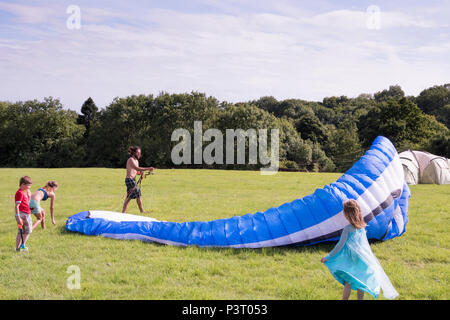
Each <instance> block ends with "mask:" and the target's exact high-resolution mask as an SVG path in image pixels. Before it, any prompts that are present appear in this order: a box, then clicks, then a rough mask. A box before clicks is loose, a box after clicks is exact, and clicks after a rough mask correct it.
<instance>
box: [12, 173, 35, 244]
mask: <svg viewBox="0 0 450 320" xmlns="http://www.w3.org/2000/svg"><path fill="white" fill-rule="evenodd" d="M32 184H33V181H32V180H31V178H30V177H28V176H24V177H22V178H20V182H19V186H20V187H19V190H17V192H16V195H15V213H16V221H17V225H18V226H19V230H18V232H17V237H16V251H20V249H22V250H24V251H28V248H27V247H25V243H26V242H27V239H28V237H29V236H30V233H31V232H32V225H33V222H32V220H31V210H30V205H29V203H30V197H31V192H30V187H31V185H32Z"/></svg>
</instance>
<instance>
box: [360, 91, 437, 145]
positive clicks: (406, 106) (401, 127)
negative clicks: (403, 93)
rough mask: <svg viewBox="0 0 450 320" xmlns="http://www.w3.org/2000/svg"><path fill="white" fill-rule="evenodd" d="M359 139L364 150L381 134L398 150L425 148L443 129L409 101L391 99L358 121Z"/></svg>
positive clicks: (407, 99)
mask: <svg viewBox="0 0 450 320" xmlns="http://www.w3.org/2000/svg"><path fill="white" fill-rule="evenodd" d="M358 128H359V130H358V132H359V138H360V140H361V142H362V144H363V146H364V147H367V146H370V144H371V143H372V141H373V140H374V139H375V138H376V137H377V136H378V135H383V136H385V137H387V138H388V139H390V140H391V141H392V142H393V143H394V145H395V146H396V147H397V148H404V147H411V148H417V147H418V146H424V145H426V144H427V143H428V140H429V139H430V138H432V137H433V136H435V135H436V134H437V133H439V132H441V131H445V130H446V128H445V126H443V125H442V124H440V123H439V122H437V121H436V119H435V118H434V117H433V116H429V115H427V114H424V113H423V112H422V110H420V109H419V107H418V106H417V105H416V104H415V103H414V102H412V101H411V100H410V99H409V98H402V99H400V100H397V99H394V98H390V99H388V100H385V101H382V102H381V103H379V104H378V105H377V106H376V107H374V108H372V109H371V110H370V111H369V112H368V113H367V114H366V115H364V116H361V117H360V119H359V121H358Z"/></svg>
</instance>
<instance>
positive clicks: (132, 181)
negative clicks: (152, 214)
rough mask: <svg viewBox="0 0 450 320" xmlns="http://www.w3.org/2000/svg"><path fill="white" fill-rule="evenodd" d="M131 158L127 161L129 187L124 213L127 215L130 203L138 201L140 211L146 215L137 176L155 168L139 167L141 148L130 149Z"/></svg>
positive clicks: (127, 184) (127, 182)
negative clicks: (134, 200)
mask: <svg viewBox="0 0 450 320" xmlns="http://www.w3.org/2000/svg"><path fill="white" fill-rule="evenodd" d="M128 153H129V154H130V158H129V159H128V161H127V176H126V177H125V185H126V186H127V197H126V198H125V201H124V202H123V209H122V213H125V212H126V211H127V208H128V203H129V202H130V200H131V199H136V202H137V204H138V207H139V210H140V211H141V213H144V209H143V208H142V200H141V189H140V188H139V187H138V185H137V183H136V175H138V174H139V175H143V174H144V171H153V170H154V168H153V167H139V159H140V157H141V155H142V154H141V148H140V147H138V146H133V147H130V148H129V149H128Z"/></svg>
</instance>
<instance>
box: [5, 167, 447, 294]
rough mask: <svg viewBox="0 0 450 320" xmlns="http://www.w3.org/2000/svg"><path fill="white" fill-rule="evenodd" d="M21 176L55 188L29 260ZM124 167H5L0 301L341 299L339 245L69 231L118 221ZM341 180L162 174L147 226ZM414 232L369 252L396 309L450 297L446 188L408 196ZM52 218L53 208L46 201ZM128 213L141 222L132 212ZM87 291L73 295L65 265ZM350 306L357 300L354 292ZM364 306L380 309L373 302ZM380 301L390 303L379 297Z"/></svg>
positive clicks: (147, 185) (274, 202)
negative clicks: (91, 213) (77, 217)
mask: <svg viewBox="0 0 450 320" xmlns="http://www.w3.org/2000/svg"><path fill="white" fill-rule="evenodd" d="M22 175H29V176H31V177H32V179H33V181H34V184H33V186H32V191H35V190H36V189H37V188H39V187H41V186H43V185H44V184H45V182H46V181H47V180H50V179H51V180H57V181H58V182H59V184H60V189H59V190H58V192H57V200H56V214H55V216H56V222H57V226H56V227H54V226H53V225H52V224H51V222H50V219H47V229H45V230H42V229H41V228H40V227H39V228H36V229H35V231H34V232H33V233H32V234H31V236H30V239H29V241H28V243H27V245H28V247H29V248H30V251H29V252H26V253H25V252H23V253H16V252H15V249H14V244H15V236H16V233H17V230H16V229H17V227H16V223H15V219H14V209H13V208H14V193H15V191H16V190H17V188H18V181H19V178H20V177H21V176H22ZM124 176H125V170H124V169H97V168H88V169H0V180H1V185H0V204H1V208H3V209H2V211H1V213H0V275H1V276H0V299H300V300H303V299H341V296H342V286H341V285H340V284H339V283H338V282H337V281H336V280H335V279H334V278H333V277H332V276H331V274H330V273H329V272H328V269H327V268H326V267H325V266H324V265H323V264H321V263H320V258H321V257H323V256H325V255H326V254H327V253H328V252H329V251H330V250H331V249H332V248H333V246H334V243H326V244H320V245H314V246H309V247H297V248H264V249H257V250H255V249H202V248H197V247H188V248H179V247H172V246H165V245H159V244H154V243H144V242H140V241H123V240H113V239H106V238H102V237H90V236H85V235H81V234H77V233H71V232H67V231H66V230H65V229H64V225H65V222H66V219H67V217H69V216H70V215H73V214H75V213H77V212H80V211H85V210H89V209H91V210H94V209H97V210H112V211H121V207H122V201H123V199H124V193H125V189H124ZM339 176H340V174H335V173H297V172H290V173H288V172H280V173H278V174H276V175H274V176H261V175H260V174H259V172H250V171H219V170H157V171H156V174H155V175H154V176H150V177H149V178H148V179H147V180H145V181H144V183H143V202H144V207H145V209H146V210H151V212H150V213H149V214H147V215H148V216H151V217H154V218H156V219H158V220H167V221H177V222H183V221H194V220H201V221H207V220H213V219H217V218H228V217H232V216H234V215H243V214H246V213H255V212H257V211H262V210H266V209H268V208H270V207H273V206H278V205H280V204H282V203H284V202H287V201H292V200H294V199H296V198H299V197H302V196H306V195H308V194H310V193H312V192H314V190H315V189H316V188H321V187H323V186H324V185H325V184H328V183H331V182H333V181H335V180H336V179H337V178H338V177H339ZM411 192H412V196H411V199H410V204H409V206H410V210H409V219H410V220H409V223H408V224H407V231H406V233H405V234H404V235H403V236H402V237H400V238H395V239H393V240H389V241H387V242H377V243H373V244H372V245H371V246H372V250H373V252H374V253H375V255H376V256H377V257H378V259H379V260H380V262H381V264H382V266H383V268H384V270H385V271H386V273H387V274H388V276H389V277H390V279H391V281H392V283H393V285H394V286H395V288H396V289H397V291H398V292H399V294H400V296H399V298H398V299H449V298H450V264H449V262H450V248H449V245H450V235H449V227H450V185H446V186H438V185H416V186H411ZM42 204H43V208H44V209H46V211H47V212H48V216H49V201H47V202H43V203H42ZM129 213H133V214H139V210H138V209H137V205H136V202H135V201H133V202H131V203H130V207H129ZM72 265H75V266H78V267H79V268H80V271H81V289H78V290H77V289H74V290H70V289H68V287H67V279H68V277H69V276H70V274H68V273H67V269H68V267H69V266H72ZM351 298H352V299H354V298H355V293H352V296H351ZM365 298H366V299H372V297H370V296H369V295H367V294H366V296H365ZM380 299H383V296H382V295H380Z"/></svg>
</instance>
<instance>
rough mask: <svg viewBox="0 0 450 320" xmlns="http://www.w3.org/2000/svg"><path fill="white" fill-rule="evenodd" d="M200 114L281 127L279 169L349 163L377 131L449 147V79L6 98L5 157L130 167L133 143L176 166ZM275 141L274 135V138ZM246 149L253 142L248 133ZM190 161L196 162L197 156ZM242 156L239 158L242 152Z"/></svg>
mask: <svg viewBox="0 0 450 320" xmlns="http://www.w3.org/2000/svg"><path fill="white" fill-rule="evenodd" d="M194 121H202V126H203V131H206V130H207V129H209V128H215V129H219V130H221V131H222V132H223V133H225V130H226V129H242V130H247V129H269V130H270V129H278V130H279V141H280V143H279V157H280V169H281V170H300V171H330V172H333V171H338V172H343V171H345V170H347V169H348V168H350V167H351V166H352V164H353V163H354V162H355V161H357V160H358V159H359V158H360V157H361V156H362V155H363V154H364V152H365V150H366V149H367V148H368V147H369V146H370V144H371V143H372V141H373V140H374V139H375V137H376V136H378V135H383V136H385V137H387V138H389V139H390V140H391V141H392V142H393V143H394V145H395V147H396V148H397V150H398V151H399V152H401V151H403V150H406V149H416V150H425V151H429V152H431V153H434V154H438V155H441V156H445V157H450V130H449V128H450V84H445V85H438V86H433V87H430V88H427V89H425V90H423V91H422V92H421V93H420V94H419V95H418V96H417V97H415V96H405V93H404V91H403V90H402V89H401V87H400V86H398V85H393V86H390V87H389V88H388V89H385V90H383V91H380V92H377V93H374V94H373V95H372V94H361V95H359V96H358V97H356V98H349V97H346V96H340V97H337V96H333V97H326V98H324V99H323V101H321V102H316V101H305V100H301V99H286V100H281V101H279V100H277V99H275V98H274V97H270V96H266V97H261V98H260V99H258V100H252V101H245V102H238V103H229V102H226V101H219V100H217V99H216V98H214V97H211V96H207V95H206V94H204V93H199V92H191V93H181V94H169V93H165V92H162V93H160V94H159V95H157V96H154V95H152V94H150V95H144V94H141V95H132V96H128V97H124V98H119V97H118V98H115V99H114V100H113V101H112V102H111V103H110V104H109V105H107V106H105V107H104V108H98V107H97V106H96V104H95V102H94V101H93V100H92V99H91V98H88V99H87V100H86V101H85V102H84V104H83V105H82V107H81V110H80V113H79V114H78V113H77V112H75V111H73V110H70V109H66V108H64V106H63V105H62V104H61V102H60V101H59V100H58V99H54V98H52V97H48V98H44V100H43V101H38V100H30V101H18V102H8V101H4V102H0V149H1V152H0V166H2V167H45V168H52V167H111V168H121V167H124V165H125V162H126V160H127V158H128V154H127V152H126V151H127V149H128V147H129V146H131V145H139V146H140V147H141V148H142V150H143V157H142V159H141V163H144V164H145V165H151V166H155V167H158V168H173V167H179V166H175V165H174V164H173V163H172V160H171V150H172V148H173V147H174V146H175V145H176V144H177V143H178V142H176V141H171V135H172V132H173V131H174V130H175V129H177V128H185V129H187V130H189V131H190V133H191V135H192V134H193V130H194ZM269 145H270V144H269ZM247 152H248V142H247ZM192 163H193V162H192ZM235 163H236V162H235ZM184 167H192V168H194V167H195V168H199V167H203V168H217V169H258V168H259V167H258V165H249V164H239V165H238V164H234V165H232V164H212V165H206V164H202V165H194V164H192V165H184Z"/></svg>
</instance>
